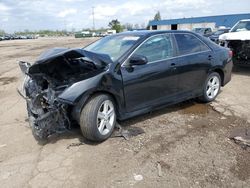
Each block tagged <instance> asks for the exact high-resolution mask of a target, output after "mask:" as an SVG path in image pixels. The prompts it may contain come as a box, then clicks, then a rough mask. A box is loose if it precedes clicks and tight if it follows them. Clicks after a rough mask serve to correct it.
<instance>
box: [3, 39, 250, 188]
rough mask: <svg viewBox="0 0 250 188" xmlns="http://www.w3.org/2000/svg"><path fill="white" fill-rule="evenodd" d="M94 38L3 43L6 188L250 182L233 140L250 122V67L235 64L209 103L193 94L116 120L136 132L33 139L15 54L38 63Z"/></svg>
mask: <svg viewBox="0 0 250 188" xmlns="http://www.w3.org/2000/svg"><path fill="white" fill-rule="evenodd" d="M92 41H93V39H74V38H40V39H36V40H18V41H1V42H0V104H1V105H0V184H1V187H53V188H54V187H60V188H62V187H90V188H91V187H102V188H103V187H143V188H144V187H150V188H151V187H249V184H250V151H249V150H248V149H246V150H244V149H242V148H241V147H240V146H239V145H237V144H235V143H234V142H233V141H231V140H229V139H228V136H229V134H230V132H231V131H232V130H233V129H235V128H244V127H249V122H250V87H248V85H249V82H250V76H249V75H250V67H237V68H235V71H234V73H233V77H232V81H231V82H230V83H229V84H228V85H227V86H226V87H224V88H222V91H221V93H220V95H219V96H218V98H217V100H216V101H215V102H213V103H211V104H199V103H196V102H195V101H193V100H190V101H186V102H183V103H181V104H178V105H174V106H170V107H168V108H164V109H162V110H158V111H155V112H152V113H150V114H146V115H143V116H139V117H136V118H132V119H130V120H127V121H123V122H119V123H120V125H121V126H122V127H123V128H124V129H128V130H130V131H134V132H136V131H138V130H139V132H140V133H142V134H139V135H134V136H132V137H130V138H129V140H125V139H124V138H122V137H113V138H110V139H108V140H107V141H105V142H103V143H100V144H96V143H91V142H88V141H86V140H85V139H83V137H82V136H81V133H80V130H79V127H75V128H73V129H72V130H71V131H69V132H67V133H65V134H62V135H57V136H54V137H52V138H51V139H50V141H49V143H47V144H46V145H39V144H38V143H37V142H36V141H35V140H34V138H33V136H32V134H31V130H30V128H29V125H28V122H27V113H26V108H25V101H24V100H23V99H22V98H21V97H20V96H18V94H17V92H16V88H17V87H18V85H20V83H21V80H22V75H21V72H20V71H19V68H18V65H17V63H16V61H17V60H26V61H30V62H34V60H35V58H36V57H37V56H38V55H39V54H40V53H41V52H42V51H44V50H45V49H48V48H51V47H80V46H85V45H86V44H88V43H90V42H92Z"/></svg>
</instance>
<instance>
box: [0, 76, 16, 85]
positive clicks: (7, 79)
mask: <svg viewBox="0 0 250 188" xmlns="http://www.w3.org/2000/svg"><path fill="white" fill-rule="evenodd" d="M16 81H17V77H1V78H0V83H1V85H7V84H10V83H12V82H16Z"/></svg>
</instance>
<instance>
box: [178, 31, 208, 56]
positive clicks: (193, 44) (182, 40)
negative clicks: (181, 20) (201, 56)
mask: <svg viewBox="0 0 250 188" xmlns="http://www.w3.org/2000/svg"><path fill="white" fill-rule="evenodd" d="M175 38H176V41H177V45H178V48H179V52H180V55H185V54H191V53H196V52H201V51H206V50H209V48H208V47H207V46H206V45H205V44H204V43H202V42H201V41H200V40H199V39H198V38H196V37H195V36H193V35H190V34H175Z"/></svg>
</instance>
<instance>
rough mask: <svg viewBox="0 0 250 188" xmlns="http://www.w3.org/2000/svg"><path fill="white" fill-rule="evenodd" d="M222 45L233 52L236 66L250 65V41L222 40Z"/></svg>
mask: <svg viewBox="0 0 250 188" xmlns="http://www.w3.org/2000/svg"><path fill="white" fill-rule="evenodd" d="M220 45H221V46H223V47H227V48H230V49H231V50H232V51H233V62H234V64H245V65H250V40H221V41H220Z"/></svg>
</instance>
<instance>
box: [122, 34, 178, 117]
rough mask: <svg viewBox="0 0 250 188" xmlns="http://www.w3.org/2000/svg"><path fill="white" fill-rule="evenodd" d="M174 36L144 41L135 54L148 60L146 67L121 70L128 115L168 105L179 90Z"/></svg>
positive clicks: (162, 36) (127, 63)
mask: <svg viewBox="0 0 250 188" xmlns="http://www.w3.org/2000/svg"><path fill="white" fill-rule="evenodd" d="M174 49H175V48H174V43H173V40H172V36H171V35H170V34H161V35H156V36H152V37H150V38H148V39H146V41H144V42H143V43H142V44H141V45H140V46H139V47H138V48H137V49H136V50H135V51H134V52H133V53H132V54H131V56H132V55H142V56H145V57H147V59H148V63H147V64H145V65H134V66H130V65H129V58H128V60H127V62H125V64H124V65H123V66H122V67H121V72H122V77H123V87H124V96H125V101H126V109H127V111H128V112H131V111H135V110H140V109H143V108H145V107H151V106H154V105H158V104H161V103H164V102H166V101H167V100H168V99H169V98H171V97H173V96H174V95H175V93H176V90H177V75H176V69H175V58H174V56H175V50H174Z"/></svg>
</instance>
